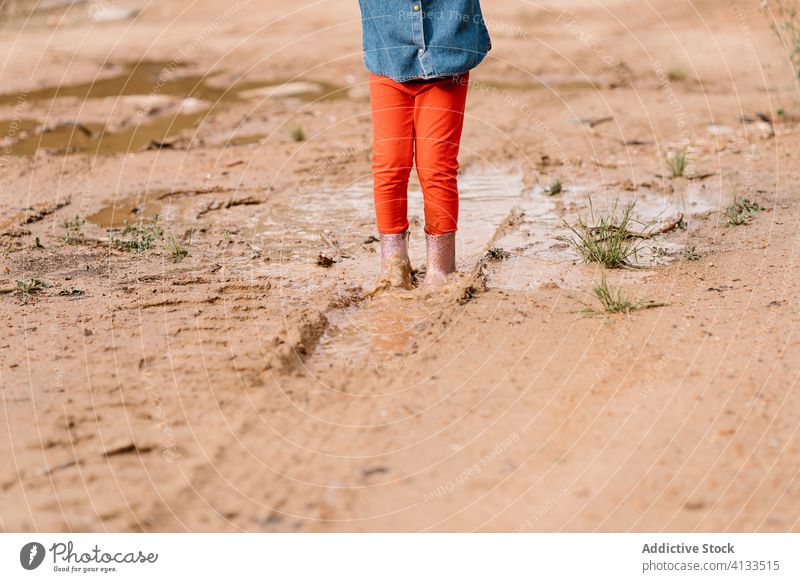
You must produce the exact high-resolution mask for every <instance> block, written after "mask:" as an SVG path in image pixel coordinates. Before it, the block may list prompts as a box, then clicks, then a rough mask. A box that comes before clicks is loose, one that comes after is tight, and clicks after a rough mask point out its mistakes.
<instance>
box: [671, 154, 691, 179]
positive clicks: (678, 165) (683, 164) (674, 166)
mask: <svg viewBox="0 0 800 582" xmlns="http://www.w3.org/2000/svg"><path fill="white" fill-rule="evenodd" d="M667 167H668V168H669V173H670V176H671V177H673V178H681V177H683V176H684V175H685V174H686V168H687V167H689V156H688V155H687V154H686V150H680V151H677V152H674V153H673V154H672V155H670V156H668V157H667Z"/></svg>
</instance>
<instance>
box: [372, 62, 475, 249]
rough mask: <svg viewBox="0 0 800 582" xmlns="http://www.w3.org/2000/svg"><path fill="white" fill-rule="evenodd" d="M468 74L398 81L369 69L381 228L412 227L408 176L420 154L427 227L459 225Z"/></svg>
mask: <svg viewBox="0 0 800 582" xmlns="http://www.w3.org/2000/svg"><path fill="white" fill-rule="evenodd" d="M468 81H469V74H465V75H461V76H459V77H451V78H446V79H440V80H436V81H411V82H408V83H398V82H397V81H393V80H392V79H389V78H388V77H380V76H378V75H370V77H369V87H370V100H371V102H372V125H373V135H374V145H373V153H372V173H373V177H374V180H375V186H374V188H375V214H376V215H377V219H378V232H380V233H381V234H398V233H401V232H405V231H406V230H407V229H408V177H409V175H410V174H411V167H412V166H413V165H414V161H415V160H414V158H415V154H416V166H417V175H418V176H419V181H420V185H421V186H422V193H423V197H424V200H425V232H427V233H428V234H432V235H441V234H447V233H450V232H455V231H456V230H458V183H457V176H458V148H459V144H460V142H461V129H462V127H463V125H464V104H465V102H466V99H467V85H468Z"/></svg>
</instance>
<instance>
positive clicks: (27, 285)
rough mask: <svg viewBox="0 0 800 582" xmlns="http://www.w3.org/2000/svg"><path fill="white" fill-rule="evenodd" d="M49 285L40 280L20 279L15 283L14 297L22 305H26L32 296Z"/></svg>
mask: <svg viewBox="0 0 800 582" xmlns="http://www.w3.org/2000/svg"><path fill="white" fill-rule="evenodd" d="M49 286H50V285H49V283H47V282H45V281H42V280H41V279H20V280H18V281H17V290H16V295H17V297H18V298H19V300H20V303H22V304H23V305H25V304H27V303H28V302H29V301H30V300H31V299H32V298H33V296H34V295H36V294H37V293H40V292H42V291H44V290H45V289H46V288H47V287H49Z"/></svg>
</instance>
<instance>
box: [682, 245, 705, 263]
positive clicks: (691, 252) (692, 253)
mask: <svg viewBox="0 0 800 582" xmlns="http://www.w3.org/2000/svg"><path fill="white" fill-rule="evenodd" d="M683 258H684V259H686V260H687V261H699V260H700V258H701V257H700V254H699V253H698V252H697V250H696V249H695V247H694V246H690V247H686V250H685V251H683Z"/></svg>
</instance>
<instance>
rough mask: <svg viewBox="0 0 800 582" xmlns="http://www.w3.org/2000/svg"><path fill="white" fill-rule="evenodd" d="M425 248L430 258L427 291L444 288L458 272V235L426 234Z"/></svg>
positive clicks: (425, 283) (426, 283) (426, 280)
mask: <svg viewBox="0 0 800 582" xmlns="http://www.w3.org/2000/svg"><path fill="white" fill-rule="evenodd" d="M425 246H426V248H427V251H428V257H427V260H426V262H425V280H424V281H423V286H424V287H425V288H427V289H433V288H437V287H442V286H443V285H445V284H447V281H448V278H449V275H450V274H452V273H455V272H456V233H454V232H451V233H448V234H443V235H439V236H433V235H430V234H427V233H426V234H425Z"/></svg>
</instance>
